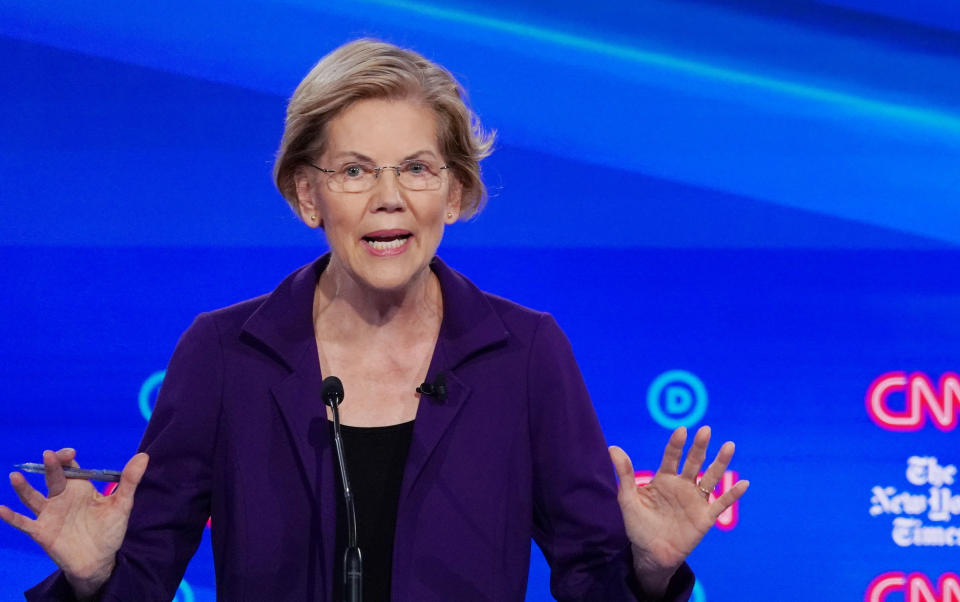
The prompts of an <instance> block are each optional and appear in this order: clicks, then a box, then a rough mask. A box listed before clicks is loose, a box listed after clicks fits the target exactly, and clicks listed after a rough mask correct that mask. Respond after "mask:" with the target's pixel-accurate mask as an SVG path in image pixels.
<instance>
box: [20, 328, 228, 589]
mask: <svg viewBox="0 0 960 602" xmlns="http://www.w3.org/2000/svg"><path fill="white" fill-rule="evenodd" d="M222 382H223V357H222V346H221V344H220V340H219V336H218V334H217V329H216V325H215V323H214V319H213V318H212V317H211V316H209V315H201V316H199V317H198V318H197V319H196V320H195V321H194V323H193V324H192V325H191V326H190V328H188V329H187V331H186V332H185V333H184V334H183V336H182V337H181V338H180V341H179V342H178V343H177V347H176V349H175V350H174V353H173V357H172V358H171V360H170V364H169V366H168V369H167V373H166V376H165V378H164V380H163V384H162V385H161V387H160V393H159V395H158V396H157V401H156V404H155V407H154V410H153V415H152V416H151V418H150V422H149V424H148V425H147V430H146V432H145V433H144V436H143V439H142V441H141V443H140V451H144V452H146V453H147V454H149V456H150V461H149V464H148V465H147V471H146V473H145V474H144V476H143V479H142V480H141V481H140V485H139V486H138V487H137V492H136V494H135V497H134V502H133V510H132V512H131V514H130V521H129V523H128V525H127V533H126V536H125V538H124V540H123V544H122V545H121V547H120V550H119V551H118V552H117V559H116V567H115V568H114V570H113V573H112V574H111V576H110V579H109V580H108V581H107V583H106V584H104V586H103V588H102V589H101V590H100V592H99V595H98V599H99V600H103V601H118V602H119V601H121V600H122V601H129V600H139V601H142V602H152V601H161V600H163V601H165V602H166V601H169V600H171V599H173V597H174V595H175V594H176V591H177V588H178V587H179V584H180V581H181V579H182V578H183V573H184V571H185V570H186V567H187V563H188V562H189V561H190V558H191V557H192V556H193V554H194V552H195V551H196V549H197V546H198V545H199V543H200V539H201V537H202V535H203V529H204V525H205V524H206V521H207V518H208V517H209V516H210V498H211V490H212V486H213V464H214V449H215V446H216V437H217V430H218V429H217V427H218V423H219V420H218V419H219V414H220V407H221V392H222ZM26 598H27V600H30V601H40V600H43V601H48V600H61V601H63V600H73V599H74V597H73V591H72V589H71V588H70V586H69V584H68V583H67V581H66V579H65V577H64V576H63V574H62V573H61V572H60V571H57V572H56V573H54V574H52V575H51V576H50V577H48V578H47V579H46V580H44V581H43V582H41V583H40V584H39V585H37V586H36V587H34V588H32V589H31V590H29V591H27V592H26Z"/></svg>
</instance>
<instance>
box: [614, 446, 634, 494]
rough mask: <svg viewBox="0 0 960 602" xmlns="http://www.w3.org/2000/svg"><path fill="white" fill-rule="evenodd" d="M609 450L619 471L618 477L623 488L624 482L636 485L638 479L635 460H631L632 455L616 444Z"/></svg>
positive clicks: (615, 467)
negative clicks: (635, 474) (634, 467)
mask: <svg viewBox="0 0 960 602" xmlns="http://www.w3.org/2000/svg"><path fill="white" fill-rule="evenodd" d="M609 451H610V459H611V460H612V461H613V468H614V469H615V470H616V471H617V478H618V479H619V480H620V487H621V488H622V487H623V486H624V485H623V484H624V483H629V484H631V485H636V482H637V481H636V478H635V477H634V472H633V462H631V461H630V456H628V455H627V452H625V451H623V449H621V448H619V447H617V446H616V445H611V446H610V448H609Z"/></svg>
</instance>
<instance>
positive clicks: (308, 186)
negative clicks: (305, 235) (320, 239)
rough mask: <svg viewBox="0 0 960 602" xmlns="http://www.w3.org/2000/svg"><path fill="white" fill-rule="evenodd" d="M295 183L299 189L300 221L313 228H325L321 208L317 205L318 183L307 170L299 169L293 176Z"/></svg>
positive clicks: (298, 207)
mask: <svg viewBox="0 0 960 602" xmlns="http://www.w3.org/2000/svg"><path fill="white" fill-rule="evenodd" d="M293 181H294V183H295V184H296V187H297V210H298V212H299V213H300V219H302V220H303V223H305V224H307V225H308V226H310V227H311V228H318V227H322V226H323V216H322V215H320V206H319V203H317V199H316V198H315V197H316V183H315V182H314V181H313V180H312V179H310V176H309V175H308V174H307V170H305V169H303V168H302V167H299V168H297V170H296V171H295V172H294V174H293Z"/></svg>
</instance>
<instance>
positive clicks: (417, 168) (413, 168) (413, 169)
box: [407, 161, 430, 176]
mask: <svg viewBox="0 0 960 602" xmlns="http://www.w3.org/2000/svg"><path fill="white" fill-rule="evenodd" d="M407 171H408V172H410V173H412V174H413V175H415V176H422V175H425V174H427V173H429V172H430V170H429V169H427V166H426V164H425V163H421V162H419V161H415V162H413V163H407Z"/></svg>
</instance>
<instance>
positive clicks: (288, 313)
mask: <svg viewBox="0 0 960 602" xmlns="http://www.w3.org/2000/svg"><path fill="white" fill-rule="evenodd" d="M462 96H463V94H462V91H461V89H460V87H459V86H458V84H457V83H456V82H455V81H454V79H453V78H452V77H451V76H450V74H449V73H447V72H446V71H445V70H443V69H442V68H441V67H439V66H437V65H434V64H432V63H430V62H429V61H427V60H426V59H424V58H423V57H422V56H420V55H418V54H416V53H413V52H411V51H408V50H402V49H400V48H397V47H395V46H392V45H389V44H384V43H380V42H374V41H369V40H360V41H356V42H353V43H351V44H347V45H346V46H343V47H341V48H339V49H337V50H336V51H334V52H333V53H331V54H330V55H328V56H327V57H325V58H324V59H323V60H321V61H320V62H319V63H318V64H317V65H316V66H315V67H314V68H313V69H312V70H311V72H310V73H309V74H308V75H307V77H306V78H305V79H304V81H303V82H301V83H300V85H299V86H298V88H297V90H296V92H295V93H294V95H293V98H292V99H291V101H290V104H289V107H288V111H287V121H286V129H285V132H284V135H283V140H282V142H281V147H280V151H279V154H278V157H277V162H276V166H275V178H276V182H277V186H278V188H279V190H280V192H281V193H282V194H283V195H284V197H285V198H286V199H287V201H288V202H289V203H290V204H291V206H292V207H293V209H294V210H295V211H296V212H297V214H298V215H299V216H300V217H301V218H302V219H303V221H304V222H305V223H306V224H307V225H308V226H310V227H313V228H322V229H323V230H324V233H325V235H326V237H327V241H328V242H329V246H330V253H329V254H327V255H325V256H323V257H321V258H320V259H318V260H317V261H315V262H314V263H312V264H310V265H308V266H305V267H304V268H301V269H300V270H298V271H297V272H295V273H294V274H292V275H291V276H290V277H288V278H287V279H286V280H285V281H284V282H283V283H281V284H280V286H279V287H278V288H277V289H276V290H275V291H273V292H272V293H270V294H269V295H265V296H263V297H259V298H256V299H252V300H249V301H246V302H243V303H240V304H237V305H234V306H231V307H228V308H225V309H221V310H218V311H215V312H211V313H209V314H203V315H201V316H199V317H198V318H197V320H196V321H195V322H194V324H193V325H192V326H191V327H190V328H189V329H188V330H187V332H186V333H184V335H183V337H182V338H181V340H180V342H179V344H178V346H177V349H176V351H175V352H174V355H173V358H172V359H171V363H170V366H169V368H168V372H167V376H166V380H165V382H164V384H163V387H162V390H161V392H160V396H159V398H158V400H157V403H156V407H155V409H154V413H153V417H152V418H151V421H150V424H149V425H148V427H147V431H146V433H145V435H144V439H143V441H142V443H141V453H138V454H137V455H136V456H134V457H133V458H132V459H131V460H130V462H129V463H128V464H127V466H126V467H125V468H124V471H123V475H122V479H121V483H120V485H119V487H118V489H117V491H116V493H115V494H114V495H112V496H109V497H101V496H99V495H97V494H96V493H95V492H94V491H93V489H92V487H91V486H90V484H89V483H86V482H81V481H76V480H71V481H69V482H68V481H66V480H65V479H64V476H63V472H62V469H61V467H62V466H63V465H73V464H75V458H74V456H75V453H74V452H73V450H61V451H59V452H56V453H54V452H50V451H48V452H45V453H44V464H45V465H46V469H47V475H46V478H47V485H48V489H49V491H48V496H47V497H44V496H43V495H42V494H40V493H39V492H37V491H36V490H34V489H33V488H32V487H30V486H29V485H28V484H27V483H26V481H25V480H24V478H23V477H22V475H19V474H15V475H12V476H11V483H12V484H13V487H14V489H15V490H16V491H17V493H18V494H19V496H20V498H21V500H23V502H24V504H25V505H26V506H27V507H29V508H30V509H31V510H32V511H34V512H35V513H36V514H37V519H36V520H30V519H28V518H27V517H25V516H22V515H19V514H16V513H14V512H12V511H11V510H9V509H7V508H0V517H2V518H3V519H4V520H5V521H7V522H8V523H10V524H12V525H13V526H15V527H17V528H20V529H22V530H24V531H25V532H27V533H28V534H30V535H31V536H32V537H33V538H34V539H35V540H36V541H37V542H38V543H39V544H40V545H41V546H43V547H44V549H45V550H46V551H47V552H48V553H49V554H50V556H51V557H52V558H53V560H54V561H55V562H56V563H57V565H58V566H59V567H60V568H61V571H59V572H57V573H55V574H54V575H52V576H51V577H50V578H48V579H47V580H46V581H45V582H44V583H42V584H40V585H39V586H37V587H36V588H34V589H33V590H31V591H30V592H28V598H30V599H37V600H40V599H69V598H70V597H72V596H73V595H74V594H76V596H77V597H78V598H81V599H83V598H99V599H105V600H169V599H170V598H171V597H172V596H173V594H174V592H175V591H176V588H177V585H178V583H179V581H180V579H181V577H182V574H183V571H184V569H185V567H186V564H187V562H188V561H189V559H190V557H191V556H192V554H193V552H194V551H195V549H196V546H197V545H198V543H199V540H200V536H201V532H202V529H203V526H204V523H205V521H206V519H207V517H208V516H210V517H212V530H213V533H212V540H213V548H214V559H215V565H216V571H217V592H218V598H219V599H224V600H263V599H280V600H324V599H336V598H338V597H339V595H340V591H341V590H340V586H341V579H340V576H339V570H338V567H339V561H340V558H341V557H342V550H343V535H342V526H339V525H342V524H343V516H342V515H343V509H342V508H341V507H340V506H339V502H338V499H339V497H338V496H339V491H338V489H337V473H336V468H335V463H334V460H333V453H332V445H331V437H330V432H329V418H330V416H329V412H330V410H329V408H326V407H325V406H324V405H323V404H322V402H321V401H320V386H321V381H322V380H323V377H324V376H327V375H337V376H338V377H339V378H340V379H341V380H342V381H343V384H344V388H345V391H346V396H345V400H344V403H343V405H342V406H341V410H340V411H341V420H342V422H343V424H344V425H346V428H345V431H346V432H345V434H344V436H345V438H347V460H348V464H349V465H350V466H352V467H353V468H352V469H351V474H352V478H353V479H354V485H355V487H354V488H355V489H356V490H358V493H357V501H358V504H359V507H358V514H359V516H358V523H359V525H360V530H361V532H360V548H361V550H363V551H364V552H363V553H364V565H365V567H364V569H365V579H366V581H365V590H366V593H367V596H366V599H367V600H375V599H384V600H386V599H391V596H392V599H394V600H417V601H424V600H522V599H523V596H524V590H525V587H526V577H527V571H528V564H529V542H530V539H531V537H532V538H533V539H535V540H536V541H537V543H538V544H539V545H540V547H541V548H542V550H543V551H544V554H545V556H546V557H547V559H548V561H549V563H550V565H551V569H552V577H551V588H552V591H553V593H554V595H555V596H556V597H557V598H558V599H562V600H588V599H589V600H634V599H644V600H647V599H649V600H655V599H670V600H681V599H686V597H687V596H688V595H689V591H690V588H691V587H692V582H693V580H692V574H691V573H690V571H689V569H688V568H687V567H686V565H685V564H684V559H685V558H686V556H687V555H688V554H689V552H690V551H691V550H692V549H693V547H695V546H696V545H697V543H698V542H699V540H700V539H701V538H702V537H703V535H704V534H705V533H706V531H707V530H708V529H709V528H710V526H711V525H712V524H713V522H714V521H715V520H716V517H717V516H718V515H719V514H720V512H722V511H723V510H724V509H725V508H727V507H728V506H729V505H731V504H732V503H733V502H734V501H736V500H737V499H738V498H739V497H740V496H741V495H742V494H743V492H744V491H745V490H746V485H747V484H746V482H741V483H739V484H737V485H736V486H734V487H733V488H732V489H731V490H730V491H728V492H727V493H725V494H724V495H723V496H721V497H720V498H719V499H718V500H717V501H715V502H714V503H712V504H710V503H708V499H707V498H708V492H709V491H711V490H712V489H713V487H714V485H716V483H717V482H718V481H719V479H720V477H721V475H722V474H723V471H724V470H725V468H726V466H727V464H728V462H729V461H730V458H731V456H732V454H733V446H732V444H731V443H727V444H725V445H724V446H723V447H722V448H721V450H720V452H719V454H718V457H717V459H716V460H715V461H714V462H713V464H711V466H710V467H709V468H708V469H707V470H706V472H705V474H704V476H703V478H702V480H701V481H700V482H699V483H698V482H697V480H696V476H697V473H698V471H699V469H700V467H701V465H702V464H703V461H704V458H705V453H706V447H707V443H708V441H709V437H710V433H709V430H708V429H706V428H704V429H701V430H700V431H699V432H698V433H697V435H696V437H695V438H694V442H693V445H692V447H691V450H690V452H689V454H688V456H687V459H686V462H685V463H684V465H683V468H682V470H681V469H680V465H679V464H680V459H681V455H682V448H683V445H684V441H685V437H686V433H685V431H684V430H683V429H679V430H678V431H676V432H675V433H674V434H673V435H672V436H671V438H670V441H669V443H668V444H667V448H666V450H665V452H664V457H663V463H662V465H661V467H660V470H659V472H658V473H657V475H656V477H655V478H654V480H653V482H652V483H650V484H649V485H648V486H646V487H644V488H641V489H638V488H637V487H635V486H633V484H632V478H633V469H632V467H631V465H630V460H629V458H627V456H626V454H625V453H624V452H623V451H622V450H620V449H618V448H615V447H614V448H610V452H609V456H608V454H607V451H606V448H605V443H604V440H603V435H602V433H601V432H600V428H599V425H598V422H597V419H596V415H595V413H594V411H593V408H592V406H591V404H590V401H589V398H588V396H587V392H586V389H585V387H584V384H583V381H582V378H581V376H580V374H579V371H578V370H577V367H576V363H575V361H574V359H573V355H572V353H571V350H570V346H569V343H568V342H567V340H566V338H565V337H564V335H563V333H562V332H561V331H560V329H559V327H558V326H557V324H556V323H555V322H554V321H553V319H552V318H551V317H550V316H548V315H546V314H541V313H538V312H534V311H532V310H529V309H526V308H523V307H520V306H518V305H516V304H514V303H511V302H509V301H506V300H503V299H500V298H498V297H495V296H492V295H489V294H486V293H483V292H481V291H479V290H478V289H476V287H474V286H473V285H472V284H471V283H470V282H469V281H468V280H467V279H466V278H464V277H463V276H461V275H460V274H458V273H456V272H454V271H453V270H451V269H450V268H449V267H447V266H446V265H445V264H443V262H441V261H440V260H439V259H437V258H436V257H435V252H436V249H437V247H438V245H439V243H440V239H441V237H442V235H443V231H444V228H445V227H446V226H447V225H451V224H453V223H454V222H456V221H458V220H462V219H466V218H468V217H470V216H471V215H473V214H474V213H475V212H476V211H477V210H478V208H479V207H480V205H481V204H482V202H483V200H484V197H485V190H484V186H483V183H482V181H481V179H480V176H479V174H480V168H479V161H480V160H481V159H482V158H483V157H484V156H486V155H487V154H488V153H489V151H490V146H491V142H492V140H491V137H490V136H488V135H486V134H485V133H484V132H483V130H482V129H481V127H480V126H479V124H478V123H477V122H476V120H475V119H474V117H473V115H472V113H471V112H470V111H469V109H468V108H467V107H466V106H465V104H464V102H463V100H462ZM441 379H442V380H444V381H445V385H444V387H443V389H442V390H440V388H439V387H433V390H431V389H430V388H429V387H428V388H426V389H424V388H418V385H419V384H421V383H437V382H439V380H441ZM424 390H425V391H426V392H429V393H432V395H426V394H423V395H421V393H420V391H424ZM610 457H612V459H613V462H614V465H615V467H616V471H617V473H618V474H619V476H620V479H621V481H623V482H625V483H627V486H624V487H622V488H621V489H620V490H619V492H618V491H617V486H616V483H615V480H614V478H613V474H611V472H610V467H609V462H610V460H609V459H608V458H610ZM148 459H149V468H148ZM338 526H339V527H338Z"/></svg>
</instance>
